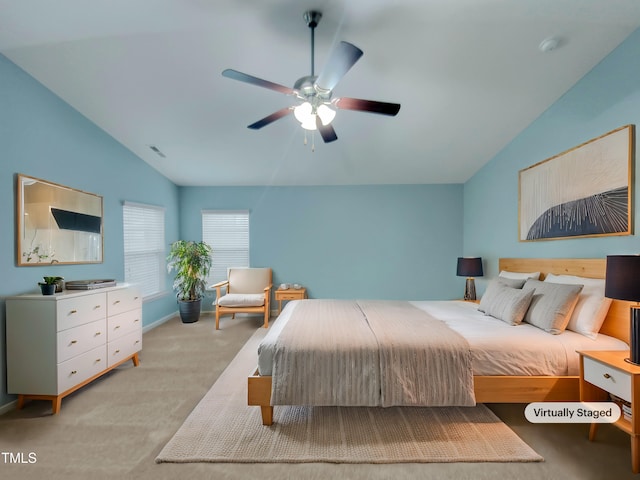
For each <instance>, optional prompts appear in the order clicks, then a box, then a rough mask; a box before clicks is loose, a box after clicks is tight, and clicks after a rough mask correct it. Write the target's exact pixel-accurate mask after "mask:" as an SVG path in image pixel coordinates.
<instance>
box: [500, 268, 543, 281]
mask: <svg viewBox="0 0 640 480" xmlns="http://www.w3.org/2000/svg"><path fill="white" fill-rule="evenodd" d="M498 276H499V277H503V278H515V279H518V280H528V279H530V278H532V279H533V280H539V279H540V272H529V273H523V272H508V271H506V270H502V271H501V272H500V274H499V275H498Z"/></svg>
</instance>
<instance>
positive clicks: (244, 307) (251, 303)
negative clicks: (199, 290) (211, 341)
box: [211, 268, 272, 330]
mask: <svg viewBox="0 0 640 480" xmlns="http://www.w3.org/2000/svg"><path fill="white" fill-rule="evenodd" d="M227 277H228V278H227V280H224V281H222V282H218V283H216V284H215V285H212V286H211V288H215V289H216V300H215V302H214V305H215V307H216V330H219V328H220V316H221V315H226V314H229V313H230V314H231V318H235V314H236V313H262V314H264V324H263V327H264V328H268V327H269V314H270V308H271V287H272V273H271V269H270V268H230V269H229V272H228V275H227ZM224 287H226V294H224V295H222V288H224Z"/></svg>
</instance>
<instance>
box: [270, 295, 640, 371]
mask: <svg viewBox="0 0 640 480" xmlns="http://www.w3.org/2000/svg"><path fill="white" fill-rule="evenodd" d="M301 301H304V300H293V301H290V302H289V303H287V305H286V306H285V308H284V309H283V310H282V313H281V314H280V316H279V317H278V318H277V320H276V321H275V322H274V323H273V324H272V325H271V327H270V330H269V333H267V335H266V336H265V338H264V339H263V340H262V342H261V344H260V346H259V348H258V371H259V373H260V375H271V368H272V364H273V346H274V344H275V340H276V338H277V336H278V334H279V332H280V331H281V330H282V328H283V327H284V326H285V325H286V323H287V322H288V321H289V319H290V317H291V313H292V312H293V311H294V310H295V307H296V305H297V304H298V303H299V302H301ZM410 303H411V304H413V305H415V306H416V307H417V308H419V309H421V310H424V311H425V312H427V313H429V314H430V315H431V316H433V317H435V318H437V319H439V320H441V321H443V322H445V323H446V324H447V325H448V326H449V328H451V329H453V330H455V331H456V332H458V333H459V334H460V335H462V336H463V337H464V338H466V339H467V342H469V345H470V347H471V354H472V359H473V373H474V375H578V373H579V368H580V367H579V356H578V354H577V353H576V351H578V350H628V349H629V346H628V345H627V344H626V343H624V342H623V341H621V340H618V339H616V338H613V337H609V336H607V335H603V334H598V336H597V338H596V339H595V340H592V339H590V338H587V337H585V336H584V335H580V334H578V333H575V332H572V331H569V330H566V331H564V332H563V333H561V334H559V335H551V334H549V333H547V332H545V331H543V330H540V329H539V328H537V327H534V326H532V325H529V324H524V323H523V324H521V325H518V326H512V325H507V324H506V323H504V322H502V321H500V320H497V319H495V318H493V317H490V316H487V315H484V314H483V313H481V312H479V311H478V306H477V305H476V304H474V303H470V302H462V301H412V302H410Z"/></svg>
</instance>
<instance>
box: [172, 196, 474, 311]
mask: <svg viewBox="0 0 640 480" xmlns="http://www.w3.org/2000/svg"><path fill="white" fill-rule="evenodd" d="M203 209H204V210H207V209H219V210H249V211H250V216H249V218H250V243H251V264H252V266H266V267H271V268H272V269H273V271H274V284H276V285H277V284H279V283H283V282H287V283H300V284H303V285H305V286H306V287H307V288H308V293H309V295H310V296H311V297H314V298H327V297H332V298H379V299H380V298H387V299H438V298H439V299H443V298H456V297H459V296H460V295H461V293H460V292H462V291H463V290H464V280H463V279H460V278H458V277H456V276H455V265H456V258H457V257H458V256H459V255H461V254H462V222H461V218H462V185H385V186H349V187H218V188H212V187H207V188H202V187H186V188H185V187H183V188H181V189H180V231H181V232H182V234H183V236H184V237H185V238H188V239H200V238H202V227H201V210H203ZM214 255H215V252H214Z"/></svg>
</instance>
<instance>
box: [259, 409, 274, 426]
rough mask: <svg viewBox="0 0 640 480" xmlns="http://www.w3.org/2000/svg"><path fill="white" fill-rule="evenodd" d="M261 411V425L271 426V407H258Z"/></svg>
mask: <svg viewBox="0 0 640 480" xmlns="http://www.w3.org/2000/svg"><path fill="white" fill-rule="evenodd" d="M260 410H261V411H262V424H263V425H273V406H267V407H263V406H261V407H260Z"/></svg>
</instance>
